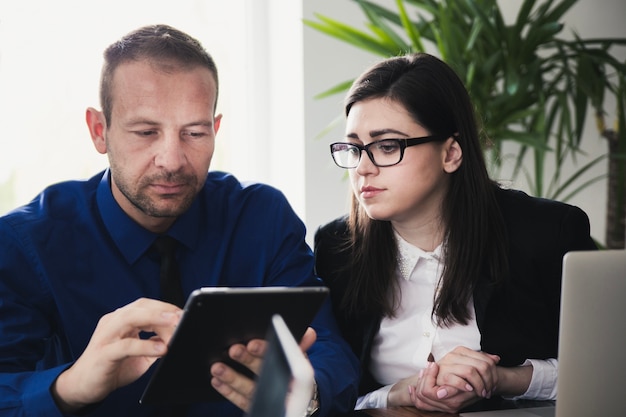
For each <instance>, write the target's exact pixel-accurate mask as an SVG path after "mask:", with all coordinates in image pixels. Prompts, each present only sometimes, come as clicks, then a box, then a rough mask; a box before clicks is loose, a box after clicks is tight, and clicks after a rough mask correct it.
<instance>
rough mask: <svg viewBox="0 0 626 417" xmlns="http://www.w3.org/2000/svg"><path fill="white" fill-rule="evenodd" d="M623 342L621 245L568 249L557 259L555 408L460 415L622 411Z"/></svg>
mask: <svg viewBox="0 0 626 417" xmlns="http://www.w3.org/2000/svg"><path fill="white" fill-rule="evenodd" d="M625 342H626V250H599V251H581V252H570V253H568V254H566V255H565V257H564V258H563V287H562V294H561V322H560V333H559V370H558V372H559V378H558V381H557V391H558V398H557V401H556V407H544V408H526V409H514V410H498V411H484V412H472V413H462V414H461V416H467V417H536V416H541V417H551V416H556V417H594V416H598V417H601V416H622V415H624V414H625V413H624V410H626V401H625V400H624V381H626V355H625V354H624V351H625V347H626V344H625Z"/></svg>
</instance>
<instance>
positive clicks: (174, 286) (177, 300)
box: [154, 236, 185, 308]
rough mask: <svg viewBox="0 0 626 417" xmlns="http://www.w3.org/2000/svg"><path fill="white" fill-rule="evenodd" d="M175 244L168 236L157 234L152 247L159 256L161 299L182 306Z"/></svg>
mask: <svg viewBox="0 0 626 417" xmlns="http://www.w3.org/2000/svg"><path fill="white" fill-rule="evenodd" d="M176 246H178V242H177V241H176V239H174V238H173V237H170V236H159V237H157V238H156V240H155V241H154V247H155V248H156V250H157V252H158V253H159V256H160V257H161V274H160V281H161V297H162V299H163V301H166V302H168V303H171V304H175V305H177V306H178V307H180V308H183V307H184V305H185V298H184V297H183V289H182V287H181V283H180V270H179V269H178V262H176Z"/></svg>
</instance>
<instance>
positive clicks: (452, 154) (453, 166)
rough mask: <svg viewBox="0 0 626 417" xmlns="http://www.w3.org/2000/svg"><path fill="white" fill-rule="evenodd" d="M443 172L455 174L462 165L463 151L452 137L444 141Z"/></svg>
mask: <svg viewBox="0 0 626 417" xmlns="http://www.w3.org/2000/svg"><path fill="white" fill-rule="evenodd" d="M443 149H444V158H443V170H444V171H446V172H447V173H448V174H452V173H453V172H455V171H456V170H457V169H459V167H460V166H461V164H462V163H463V149H461V145H459V142H457V141H456V139H455V138H454V137H451V138H449V139H448V140H446V142H445V144H444V146H443Z"/></svg>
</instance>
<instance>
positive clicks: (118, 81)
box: [0, 25, 358, 416]
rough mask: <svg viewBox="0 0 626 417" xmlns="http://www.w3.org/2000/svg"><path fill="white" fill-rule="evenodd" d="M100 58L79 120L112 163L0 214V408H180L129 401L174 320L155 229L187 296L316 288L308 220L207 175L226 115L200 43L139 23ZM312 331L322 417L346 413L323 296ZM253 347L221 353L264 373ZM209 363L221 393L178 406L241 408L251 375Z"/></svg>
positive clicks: (344, 367)
mask: <svg viewBox="0 0 626 417" xmlns="http://www.w3.org/2000/svg"><path fill="white" fill-rule="evenodd" d="M104 56H105V63H104V67H103V71H102V78H101V86H100V101H101V106H102V111H98V110H96V109H94V108H89V109H87V112H86V121H87V125H88V127H89V131H90V134H91V137H92V141H93V143H94V146H95V148H96V150H97V151H98V152H100V153H103V154H105V153H106V154H107V156H108V158H109V164H110V168H109V169H107V170H105V171H104V172H103V173H100V174H98V175H96V176H94V177H93V178H91V179H89V180H87V181H72V182H65V183H61V184H56V185H53V186H51V187H48V188H47V189H46V190H44V191H43V192H42V193H41V194H40V195H39V196H38V197H37V198H35V199H34V200H33V201H32V202H31V203H30V204H28V205H26V206H24V207H21V208H18V209H16V210H14V211H13V212H11V213H9V214H7V215H6V216H4V217H2V218H0V415H1V416H8V415H46V416H55V415H68V414H80V415H88V416H92V415H93V416H125V415H128V416H152V415H155V416H156V415H159V416H161V415H175V414H174V413H179V412H180V410H177V409H172V410H168V409H167V408H166V407H158V408H157V407H150V406H145V405H140V404H139V398H140V396H141V393H142V391H143V389H144V388H145V385H146V382H147V378H148V377H149V374H150V371H149V368H150V367H151V365H152V364H153V363H154V362H155V361H156V360H157V358H159V357H161V356H162V355H163V354H164V353H165V352H166V350H167V347H166V346H167V342H168V341H169V339H170V337H171V336H172V333H173V330H174V328H175V326H176V324H177V323H178V321H179V319H180V316H181V310H180V308H179V307H177V306H175V305H173V304H170V303H168V302H164V301H160V299H161V300H162V299H163V296H164V295H165V294H163V293H162V290H161V288H160V286H159V255H158V254H157V251H156V250H155V249H153V248H152V246H153V243H154V242H155V240H156V238H157V237H158V236H162V235H166V236H169V237H171V238H174V240H175V241H176V242H177V243H178V245H177V249H176V257H177V260H178V263H179V264H180V269H181V275H182V282H181V286H182V291H183V294H182V297H183V299H184V298H186V297H187V296H188V295H189V293H190V292H191V291H193V290H194V289H196V288H198V287H202V286H218V285H219V286H267V285H272V286H273V285H288V286H295V285H312V284H313V285H315V284H318V283H319V282H318V281H317V280H316V278H315V277H314V275H313V272H312V271H313V257H312V253H311V251H310V249H309V248H308V246H307V245H306V243H305V242H304V233H305V230H304V226H303V224H302V222H301V221H300V220H299V219H298V218H297V216H296V215H295V213H294V212H293V210H292V209H291V208H290V206H289V205H288V203H287V201H286V199H285V198H284V196H283V195H282V194H281V193H280V192H278V191H277V190H275V189H273V188H270V187H268V186H264V185H259V184H251V185H245V184H241V183H239V182H238V181H237V180H236V179H235V178H234V177H232V176H230V175H228V174H225V173H220V172H211V173H208V170H209V165H210V162H211V157H212V155H213V150H214V142H215V135H216V133H217V131H218V129H219V126H220V121H221V115H215V109H216V102H217V96H218V77H217V70H216V67H215V64H214V62H213V60H212V58H211V57H210V56H209V55H208V54H207V53H206V51H205V50H204V49H203V48H202V46H201V45H200V44H199V43H198V41H196V40H195V39H193V38H191V37H189V36H188V35H186V34H184V33H182V32H180V31H178V30H176V29H174V28H171V27H168V26H164V25H159V26H149V27H144V28H140V29H138V30H136V31H134V32H131V33H130V34H128V35H127V36H125V37H124V38H123V39H121V40H119V41H118V42H116V43H114V44H113V45H111V46H110V47H109V48H108V49H107V50H106V51H105V54H104ZM207 173H208V174H207ZM312 327H313V328H314V329H315V331H316V332H317V341H316V342H315V344H314V345H313V346H312V347H311V348H310V349H309V350H308V352H307V353H308V355H309V358H310V360H311V362H312V364H313V367H314V368H315V374H316V381H317V384H318V392H319V394H318V395H319V401H320V409H319V413H320V415H330V414H333V413H337V412H343V411H347V410H349V409H351V408H352V406H353V403H354V400H355V398H356V381H357V372H358V371H357V364H356V359H355V358H354V357H353V355H352V354H351V353H350V351H349V348H348V347H347V345H346V344H345V342H344V341H343V340H342V339H341V338H340V337H339V336H338V334H339V333H338V331H337V328H336V324H335V322H334V320H333V318H332V315H331V312H330V309H329V307H328V305H325V306H324V307H323V308H322V311H321V312H320V314H318V316H317V318H316V319H315V321H314V323H313V324H312ZM146 332H151V333H154V334H156V336H154V337H152V338H145V337H142V335H143V334H145V333H146ZM310 333H311V332H309V333H308V334H307V337H306V338H305V339H306V340H304V341H303V348H307V347H308V346H309V345H310V344H311V343H312V341H313V340H314V338H315V336H314V335H313V336H311V334H310ZM262 351H263V343H262V342H254V343H252V344H251V345H250V346H248V347H245V346H242V345H236V346H234V347H233V348H231V350H230V353H231V356H232V357H233V358H234V359H237V360H239V361H240V362H241V363H243V364H245V365H246V366H248V367H249V368H250V369H252V370H253V371H258V369H259V364H260V360H261V356H262ZM211 372H212V374H213V379H212V384H213V386H214V387H215V388H216V389H217V390H218V391H219V392H221V393H222V394H223V395H224V396H225V397H226V398H227V399H228V400H230V402H229V401H223V402H217V403H208V404H195V405H192V406H190V407H189V408H188V409H187V411H186V412H187V414H188V415H204V416H231V415H232V416H237V415H241V414H242V412H243V411H242V410H246V409H247V408H248V406H249V402H250V398H251V394H252V391H253V388H254V383H253V381H252V380H250V379H248V378H246V377H244V376H243V375H240V374H237V373H236V372H235V371H234V370H233V369H231V368H229V367H227V366H226V365H225V364H215V365H214V366H213V367H212V369H211ZM176 415H178V414H176Z"/></svg>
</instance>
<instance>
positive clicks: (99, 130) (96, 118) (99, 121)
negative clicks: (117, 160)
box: [85, 107, 107, 154]
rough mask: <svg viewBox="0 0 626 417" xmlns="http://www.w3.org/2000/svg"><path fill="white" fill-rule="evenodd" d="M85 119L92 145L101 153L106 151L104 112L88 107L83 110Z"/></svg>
mask: <svg viewBox="0 0 626 417" xmlns="http://www.w3.org/2000/svg"><path fill="white" fill-rule="evenodd" d="M85 119H86V122H87V127H88V128H89V134H90V135H91V141H92V142H93V146H95V147H96V150H97V151H98V152H100V153H101V154H105V153H107V145H106V140H105V137H104V132H105V131H106V120H105V118H104V114H103V113H102V112H101V111H98V110H96V109H94V108H93V107H89V108H88V109H87V111H86V112H85Z"/></svg>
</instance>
